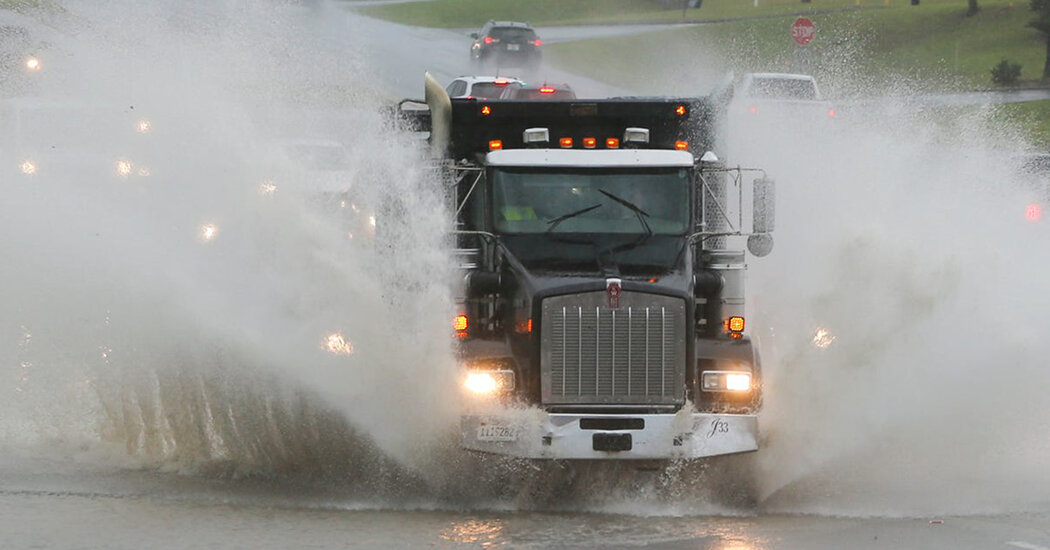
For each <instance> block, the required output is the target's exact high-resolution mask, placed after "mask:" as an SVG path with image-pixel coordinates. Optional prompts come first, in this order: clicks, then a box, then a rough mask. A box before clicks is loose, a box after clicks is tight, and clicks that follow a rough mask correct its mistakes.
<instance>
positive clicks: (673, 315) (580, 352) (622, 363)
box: [540, 291, 686, 405]
mask: <svg viewBox="0 0 1050 550" xmlns="http://www.w3.org/2000/svg"><path fill="white" fill-rule="evenodd" d="M619 302H620V303H619V306H620V307H618V308H616V309H612V308H610V307H608V304H607V303H606V294H605V292H602V291H599V292H588V293H584V294H572V295H567V296H555V297H552V298H547V299H546V300H544V301H543V317H542V322H543V328H542V343H541V345H542V355H541V358H540V367H541V369H542V372H541V375H542V394H543V395H542V398H543V403H544V404H545V405H559V404H564V405H586V404H601V405H619V404H622V405H643V404H645V405H653V404H657V405H666V404H675V403H681V402H682V401H683V399H684V391H685V363H686V361H685V324H686V323H685V301H684V300H682V299H679V298H671V297H667V296H659V295H655V294H644V293H640V292H624V293H623V294H622V295H621V296H620V299H619Z"/></svg>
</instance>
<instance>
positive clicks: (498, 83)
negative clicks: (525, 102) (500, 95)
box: [492, 80, 507, 86]
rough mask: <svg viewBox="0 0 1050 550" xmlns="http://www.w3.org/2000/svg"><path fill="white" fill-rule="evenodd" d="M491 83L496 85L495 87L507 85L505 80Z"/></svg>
mask: <svg viewBox="0 0 1050 550" xmlns="http://www.w3.org/2000/svg"><path fill="white" fill-rule="evenodd" d="M492 83H493V84H495V85H497V86H506V85H507V81H506V80H493V81H492Z"/></svg>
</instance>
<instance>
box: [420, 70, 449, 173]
mask: <svg viewBox="0 0 1050 550" xmlns="http://www.w3.org/2000/svg"><path fill="white" fill-rule="evenodd" d="M423 78H424V80H425V83H424V91H425V93H424V99H425V100H426V102H427V106H428V107H430V151H431V152H432V153H433V154H434V155H436V156H445V154H446V153H447V152H448V142H449V136H450V135H451V133H452V100H451V99H450V98H449V97H448V94H447V93H446V92H445V88H443V87H441V84H440V83H438V81H437V80H435V79H434V77H433V76H430V73H424V74H423Z"/></svg>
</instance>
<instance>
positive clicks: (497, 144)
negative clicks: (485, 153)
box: [489, 139, 503, 151]
mask: <svg viewBox="0 0 1050 550" xmlns="http://www.w3.org/2000/svg"><path fill="white" fill-rule="evenodd" d="M502 148H503V141H502V140H499V139H494V140H492V141H489V151H499V150H500V149H502Z"/></svg>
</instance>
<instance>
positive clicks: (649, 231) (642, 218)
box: [598, 189, 653, 235]
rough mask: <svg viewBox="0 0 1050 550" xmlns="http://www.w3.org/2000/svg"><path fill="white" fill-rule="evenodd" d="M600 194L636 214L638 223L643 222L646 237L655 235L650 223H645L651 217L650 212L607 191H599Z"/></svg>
mask: <svg viewBox="0 0 1050 550" xmlns="http://www.w3.org/2000/svg"><path fill="white" fill-rule="evenodd" d="M598 192H599V193H601V194H603V195H605V196H606V197H609V198H610V199H612V200H614V201H616V202H618V203H620V204H621V205H623V206H625V207H626V208H627V209H629V210H630V211H631V212H634V215H635V216H637V217H638V221H640V222H642V227H644V228H645V233H646V235H652V234H653V230H652V228H650V227H649V222H647V221H645V218H648V217H649V213H648V212H646V211H645V210H642V209H641V208H640V207H639V206H638V205H637V204H634V203H633V202H630V201H628V200H624V199H621V198H620V197H617V196H616V195H613V194H612V193H610V192H608V191H606V190H605V189H599V190H598Z"/></svg>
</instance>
